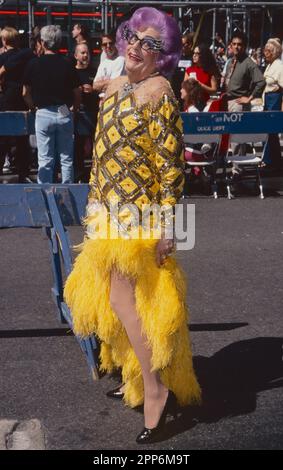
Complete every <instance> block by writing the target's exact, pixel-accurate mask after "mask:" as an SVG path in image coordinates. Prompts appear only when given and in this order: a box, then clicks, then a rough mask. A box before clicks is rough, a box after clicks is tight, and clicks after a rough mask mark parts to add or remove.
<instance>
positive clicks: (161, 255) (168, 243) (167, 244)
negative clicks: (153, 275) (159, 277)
mask: <svg viewBox="0 0 283 470" xmlns="http://www.w3.org/2000/svg"><path fill="white" fill-rule="evenodd" d="M173 249H174V242H173V240H171V239H169V240H166V239H163V238H162V239H161V240H159V242H158V243H157V245H156V262H157V265H158V267H159V268H160V266H162V265H163V264H164V263H165V261H166V259H167V257H168V256H170V255H171V254H172V252H173Z"/></svg>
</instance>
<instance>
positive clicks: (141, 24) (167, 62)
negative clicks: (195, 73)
mask: <svg viewBox="0 0 283 470" xmlns="http://www.w3.org/2000/svg"><path fill="white" fill-rule="evenodd" d="M149 27H151V28H154V29H156V30H157V31H158V32H159V33H160V39H161V40H162V43H163V47H162V51H160V52H159V56H158V59H157V68H158V70H159V72H160V73H161V74H163V75H165V76H167V77H168V76H170V75H171V74H172V73H173V72H174V70H175V68H176V66H177V64H178V61H179V58H180V56H181V52H182V40H181V33H180V30H179V27H178V25H177V22H176V20H175V19H174V18H173V17H172V16H169V15H167V14H166V13H164V12H162V11H159V10H157V9H156V8H152V7H142V8H139V9H138V10H136V11H135V12H134V14H133V16H132V17H131V18H130V19H129V20H128V21H124V22H123V23H122V24H121V25H120V26H119V28H118V30H117V34H116V46H117V49H118V51H119V54H120V55H123V56H124V55H125V52H126V47H127V45H128V43H127V41H126V40H125V39H124V38H123V31H124V28H129V29H130V30H132V31H134V32H135V31H141V30H144V29H146V28H149Z"/></svg>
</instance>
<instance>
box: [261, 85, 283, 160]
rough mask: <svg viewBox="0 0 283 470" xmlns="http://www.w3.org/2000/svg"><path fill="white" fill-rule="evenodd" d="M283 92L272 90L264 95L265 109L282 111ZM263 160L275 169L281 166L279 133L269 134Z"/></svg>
mask: <svg viewBox="0 0 283 470" xmlns="http://www.w3.org/2000/svg"><path fill="white" fill-rule="evenodd" d="M281 103H282V93H281V92H277V91H276V92H271V93H266V94H265V95H264V110H265V111H281ZM263 162H264V163H266V164H267V165H272V166H273V167H274V168H275V169H276V168H279V167H280V162H281V148H280V142H279V137H278V134H269V136H268V142H267V145H266V147H265V151H264V156H263Z"/></svg>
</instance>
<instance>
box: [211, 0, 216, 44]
mask: <svg viewBox="0 0 283 470" xmlns="http://www.w3.org/2000/svg"><path fill="white" fill-rule="evenodd" d="M214 1H215V0H214ZM215 34H216V9H215V8H214V9H213V14H212V51H213V53H214V49H215Z"/></svg>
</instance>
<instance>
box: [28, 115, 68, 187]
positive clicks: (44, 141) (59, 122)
mask: <svg viewBox="0 0 283 470" xmlns="http://www.w3.org/2000/svg"><path fill="white" fill-rule="evenodd" d="M59 108H60V107H59V106H48V107H47V108H41V109H39V110H38V111H37V112H36V118H35V133H36V141H37V148H38V175H37V182H38V183H53V181H54V168H55V163H56V160H57V156H58V157H59V159H60V165H61V175H62V183H73V181H74V170H73V154H74V135H73V134H74V125H73V115H72V113H71V112H69V114H68V115H67V116H64V115H62V114H61V113H60V110H59Z"/></svg>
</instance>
